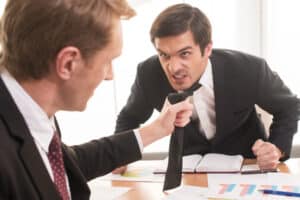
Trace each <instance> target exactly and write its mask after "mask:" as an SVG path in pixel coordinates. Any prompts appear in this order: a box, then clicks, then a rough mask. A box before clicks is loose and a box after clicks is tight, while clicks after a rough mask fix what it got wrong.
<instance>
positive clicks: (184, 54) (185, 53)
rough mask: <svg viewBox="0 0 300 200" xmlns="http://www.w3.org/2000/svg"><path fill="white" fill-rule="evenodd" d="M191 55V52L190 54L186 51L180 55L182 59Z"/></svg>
mask: <svg viewBox="0 0 300 200" xmlns="http://www.w3.org/2000/svg"><path fill="white" fill-rule="evenodd" d="M190 54H191V52H189V51H184V52H182V53H181V54H180V55H181V56H182V57H187V56H189V55H190Z"/></svg>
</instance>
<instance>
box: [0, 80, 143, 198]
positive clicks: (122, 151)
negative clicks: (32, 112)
mask: <svg viewBox="0 0 300 200" xmlns="http://www.w3.org/2000/svg"><path fill="white" fill-rule="evenodd" d="M128 147H130V148H128ZM62 150H63V157H64V163H65V168H66V172H67V175H68V178H69V183H70V190H71V195H72V200H87V199H89V196H90V191H89V188H88V186H87V184H86V183H87V181H89V180H91V179H93V178H95V177H97V176H100V175H103V174H105V173H108V172H110V171H112V170H113V169H114V168H116V167H117V166H121V165H124V164H127V163H129V162H133V161H135V160H137V159H140V158H141V154H140V150H139V147H138V144H137V141H136V139H135V136H134V134H133V132H132V131H128V132H124V133H123V134H119V135H115V136H113V137H106V138H102V139H99V140H94V141H91V142H89V143H86V144H83V145H77V146H73V147H68V146H66V145H63V147H62ZM0 199H1V200H2V199H7V200H8V199H9V200H23V199H30V200H41V199H43V200H59V199H60V197H59V194H58V193H57V191H56V189H55V186H54V184H53V182H52V180H51V178H50V176H49V174H48V172H47V169H46V167H45V166H44V163H43V161H42V158H41V157H40V154H39V152H38V150H37V148H36V145H35V143H34V141H33V138H32V136H31V134H30V132H29V129H28V127H27V125H26V123H25V121H24V119H23V117H22V115H21V113H20V112H19V110H18V108H17V106H16V105H15V103H14V101H13V99H12V97H11V96H10V94H9V93H8V91H7V88H6V87H5V85H4V83H3V81H2V79H1V78H0Z"/></svg>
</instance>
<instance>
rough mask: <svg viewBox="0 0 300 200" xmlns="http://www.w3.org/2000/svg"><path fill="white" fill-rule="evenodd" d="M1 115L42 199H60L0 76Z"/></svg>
mask: <svg viewBox="0 0 300 200" xmlns="http://www.w3.org/2000/svg"><path fill="white" fill-rule="evenodd" d="M0 116H1V118H2V119H3V121H5V123H6V124H7V128H8V130H9V133H10V134H11V135H12V137H13V138H15V139H16V140H17V141H18V142H19V143H20V160H21V162H23V163H24V168H25V170H26V171H27V172H28V175H29V177H30V178H31V181H32V183H33V185H34V186H35V188H36V189H37V191H38V193H39V194H40V197H41V199H45V200H47V199H49V200H55V199H59V196H58V193H57V191H56V189H55V186H54V184H53V182H52V180H51V178H50V176H49V174H48V172H47V169H46V167H45V165H44V163H43V161H42V159H41V157H40V154H39V152H38V150H37V148H36V145H35V143H34V141H33V138H32V136H31V134H30V132H29V129H28V127H27V125H26V123H25V121H24V119H23V116H22V114H21V113H20V112H19V110H18V108H17V106H16V104H15V103H14V101H13V99H12V97H11V96H10V94H9V92H8V91H7V89H6V87H5V85H4V83H3V81H2V79H1V78H0Z"/></svg>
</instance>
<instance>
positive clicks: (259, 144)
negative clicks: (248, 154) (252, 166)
mask: <svg viewBox="0 0 300 200" xmlns="http://www.w3.org/2000/svg"><path fill="white" fill-rule="evenodd" d="M252 150H253V153H254V154H255V155H256V159H257V164H258V165H259V167H260V168H261V169H273V168H276V167H277V165H278V163H279V159H280V157H281V152H280V150H279V149H278V148H277V147H276V146H275V145H274V144H272V143H270V142H264V141H263V140H261V139H259V140H257V141H256V142H255V143H254V145H253V147H252Z"/></svg>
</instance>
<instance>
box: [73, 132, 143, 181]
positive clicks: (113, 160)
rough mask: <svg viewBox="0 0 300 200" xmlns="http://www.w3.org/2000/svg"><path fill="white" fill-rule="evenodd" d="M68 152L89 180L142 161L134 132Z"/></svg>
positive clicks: (103, 139)
mask: <svg viewBox="0 0 300 200" xmlns="http://www.w3.org/2000/svg"><path fill="white" fill-rule="evenodd" d="M68 151H69V155H71V156H72V157H73V160H75V162H76V163H77V164H78V166H79V168H80V169H81V171H82V173H83V175H84V176H85V178H86V179H87V180H90V179H92V178H95V177H98V176H101V175H104V174H106V173H109V172H111V171H112V170H114V169H115V168H116V167H119V166H123V165H126V164H128V163H131V162H134V161H136V160H139V159H141V152H140V150H139V146H138V143H137V140H136V138H135V135H134V133H133V132H132V131H126V132H122V133H120V134H117V135H112V136H109V137H104V138H101V139H98V140H93V141H90V142H88V143H85V144H82V145H76V146H72V147H69V148H68Z"/></svg>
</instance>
